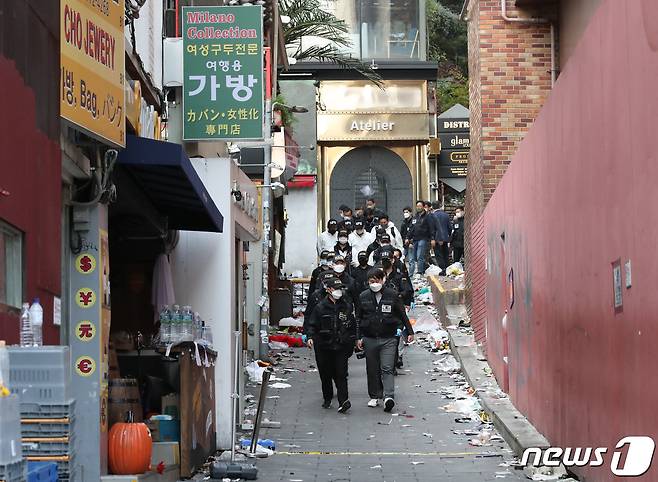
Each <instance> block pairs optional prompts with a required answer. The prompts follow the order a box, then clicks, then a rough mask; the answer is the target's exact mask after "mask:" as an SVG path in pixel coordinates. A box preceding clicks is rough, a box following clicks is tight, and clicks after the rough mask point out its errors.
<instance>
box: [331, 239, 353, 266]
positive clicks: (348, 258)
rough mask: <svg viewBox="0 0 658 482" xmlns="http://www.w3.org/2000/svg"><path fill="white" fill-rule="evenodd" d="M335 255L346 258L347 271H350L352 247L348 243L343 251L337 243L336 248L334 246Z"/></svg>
mask: <svg viewBox="0 0 658 482" xmlns="http://www.w3.org/2000/svg"><path fill="white" fill-rule="evenodd" d="M334 253H336V254H337V255H339V256H342V257H343V258H345V261H346V262H347V269H350V268H349V267H350V266H351V265H352V246H350V244H349V243H347V244H346V245H345V247H344V249H343V250H341V246H340V243H336V246H334Z"/></svg>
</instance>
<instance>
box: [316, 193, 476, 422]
mask: <svg viewBox="0 0 658 482" xmlns="http://www.w3.org/2000/svg"><path fill="white" fill-rule="evenodd" d="M457 213H460V214H456V215H455V219H454V223H452V222H451V220H450V217H449V215H448V214H447V213H445V212H444V211H443V210H441V209H440V205H439V204H438V203H429V202H424V201H418V203H417V204H416V213H415V214H414V213H412V209H411V208H405V209H404V211H403V218H404V220H403V222H402V224H401V226H400V228H398V227H397V226H395V224H394V223H393V222H391V220H390V219H389V216H388V215H387V214H386V213H384V212H382V211H380V210H378V209H377V207H376V203H375V200H374V199H368V200H367V202H366V206H365V207H364V208H357V209H356V210H354V211H352V209H350V208H349V207H348V206H341V207H340V208H339V216H340V218H339V219H333V218H332V219H330V220H329V222H328V223H327V230H326V231H324V232H322V233H321V234H320V235H319V236H318V241H317V250H318V255H319V257H320V263H319V266H318V267H317V268H316V269H315V270H314V271H313V273H312V275H311V281H310V287H309V297H308V302H307V307H306V311H305V313H304V337H305V340H306V343H307V345H308V347H309V348H311V349H313V350H314V352H315V358H316V363H317V367H318V372H319V375H320V380H321V382H322V395H323V403H322V406H323V407H324V408H330V407H331V404H332V401H333V398H334V385H335V386H336V395H337V399H338V412H339V413H344V412H346V411H347V410H349V409H350V408H351V402H350V400H349V392H348V383H347V378H348V360H349V358H350V357H351V356H352V354H353V353H354V351H355V350H356V351H357V357H360V358H361V357H365V359H366V372H367V381H368V394H369V397H370V400H369V402H368V406H369V407H373V408H374V407H377V406H379V405H383V407H384V410H385V411H387V412H390V411H391V410H392V409H393V407H395V382H394V380H395V378H394V376H395V375H396V369H397V368H401V367H402V366H403V360H402V352H403V350H404V346H405V344H408V343H411V342H413V339H414V331H413V327H412V325H411V323H410V322H409V317H408V316H407V313H408V311H409V309H410V308H411V304H412V302H413V295H414V289H413V285H412V283H411V276H414V275H415V276H420V275H422V274H424V272H425V269H426V267H427V263H428V262H429V260H430V259H435V260H436V262H437V264H438V265H439V266H440V267H441V269H442V270H444V271H445V268H446V267H447V265H448V258H449V247H452V250H453V259H455V260H460V259H461V257H462V255H463V226H462V224H463V211H461V209H458V210H457ZM432 252H433V253H434V254H433V255H432V254H431V253H432ZM458 256H459V257H458ZM405 261H406V262H405ZM407 264H408V266H407Z"/></svg>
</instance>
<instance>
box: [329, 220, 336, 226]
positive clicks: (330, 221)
mask: <svg viewBox="0 0 658 482" xmlns="http://www.w3.org/2000/svg"><path fill="white" fill-rule="evenodd" d="M327 225H328V226H329V225H331V226H336V225H338V221H336V220H335V219H330V220H329V222H327Z"/></svg>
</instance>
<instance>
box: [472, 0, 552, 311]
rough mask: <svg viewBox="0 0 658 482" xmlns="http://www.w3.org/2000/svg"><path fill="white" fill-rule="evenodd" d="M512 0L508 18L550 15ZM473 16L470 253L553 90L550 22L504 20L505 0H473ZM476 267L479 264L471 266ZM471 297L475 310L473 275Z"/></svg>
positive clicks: (509, 0)
mask: <svg viewBox="0 0 658 482" xmlns="http://www.w3.org/2000/svg"><path fill="white" fill-rule="evenodd" d="M513 4H514V2H513V1H511V0H507V6H508V9H507V15H508V16H509V17H512V18H515V17H521V18H528V17H536V16H540V15H541V16H550V15H552V14H554V12H551V11H542V12H529V11H520V10H519V9H517V8H516V7H514V5H513ZM467 18H468V58H469V90H470V100H469V102H470V111H471V150H470V157H469V163H468V177H467V190H466V246H465V248H466V257H467V259H470V258H471V256H472V253H471V246H470V245H471V237H472V232H471V223H474V222H476V221H477V220H478V218H479V217H480V216H481V214H482V212H483V211H484V208H485V207H486V205H487V203H488V202H489V199H490V198H491V196H492V194H493V192H494V190H495V189H496V186H498V183H499V182H500V179H501V178H502V177H503V174H505V171H506V169H507V165H508V164H509V162H510V159H511V157H512V155H513V154H514V153H515V152H516V149H517V147H518V144H519V142H520V141H521V140H522V139H523V137H524V136H525V134H526V132H527V131H528V129H529V127H530V125H531V124H532V123H533V122H534V120H535V118H536V117H537V115H538V113H539V110H540V109H541V107H542V105H543V104H544V102H545V101H546V98H547V96H548V94H549V92H550V90H551V34H550V26H549V25H548V24H519V23H511V22H507V21H506V20H504V19H503V18H502V16H501V4H500V0H471V1H470V4H469V8H468V11H467ZM471 268H476V266H475V265H474V266H471ZM474 276H476V277H477V276H478V273H472V272H468V273H467V278H466V291H467V293H466V299H467V304H468V305H469V307H471V309H472V306H471V305H472V291H473V289H476V287H474V286H473V277H474Z"/></svg>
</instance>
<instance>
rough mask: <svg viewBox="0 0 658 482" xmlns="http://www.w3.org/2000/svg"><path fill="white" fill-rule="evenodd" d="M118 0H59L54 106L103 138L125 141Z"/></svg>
mask: <svg viewBox="0 0 658 482" xmlns="http://www.w3.org/2000/svg"><path fill="white" fill-rule="evenodd" d="M124 18H125V6H124V0H100V1H88V0H86V1H85V0H61V2H60V62H61V78H60V112H61V116H62V117H63V118H64V119H66V120H68V121H69V122H71V123H72V124H74V125H75V126H77V127H79V128H80V129H81V130H83V131H85V132H86V133H88V134H90V135H92V136H95V137H97V138H99V139H101V140H104V141H106V142H107V143H108V144H111V145H115V146H121V147H123V146H125V145H126V113H125V110H126V108H125V103H124V95H125V94H124V75H125V74H124V66H125V57H124V56H125V47H124Z"/></svg>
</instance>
